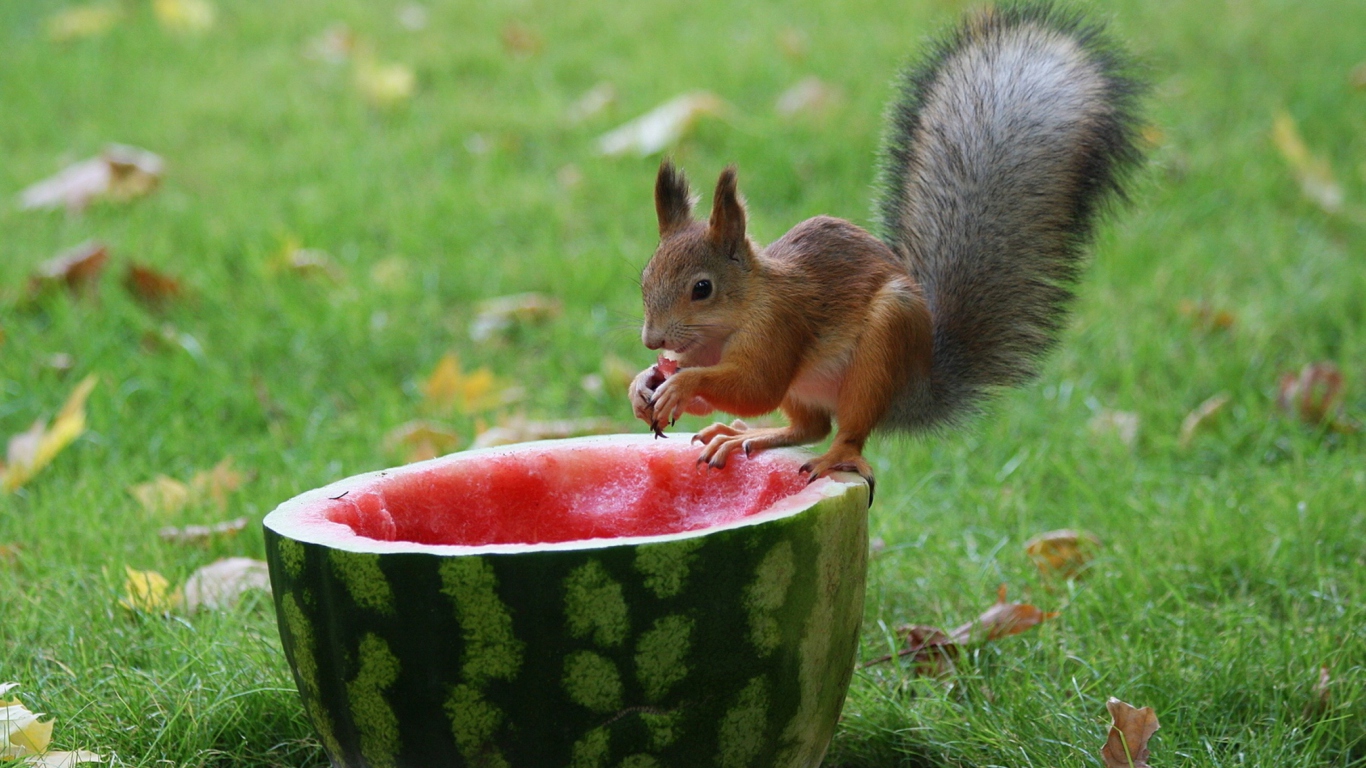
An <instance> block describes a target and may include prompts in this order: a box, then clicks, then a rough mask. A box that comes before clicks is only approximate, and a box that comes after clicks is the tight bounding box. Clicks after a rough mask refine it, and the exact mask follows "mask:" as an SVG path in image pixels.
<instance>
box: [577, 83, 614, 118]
mask: <svg viewBox="0 0 1366 768" xmlns="http://www.w3.org/2000/svg"><path fill="white" fill-rule="evenodd" d="M616 101H617V89H616V88H615V87H614V86H613V85H612V84H611V83H598V84H597V85H595V86H593V87H592V88H589V89H588V90H587V91H586V92H585V93H584V94H583V95H582V96H580V97H579V98H577V99H575V100H574V103H573V104H570V105H569V108H568V109H566V110H565V113H564V117H565V120H566V121H568V122H569V123H570V124H578V123H582V122H584V121H586V120H591V119H592V118H594V117H597V116H598V115H600V114H602V113H603V112H604V111H606V110H607V108H608V107H610V106H612V105H613V104H615V103H616Z"/></svg>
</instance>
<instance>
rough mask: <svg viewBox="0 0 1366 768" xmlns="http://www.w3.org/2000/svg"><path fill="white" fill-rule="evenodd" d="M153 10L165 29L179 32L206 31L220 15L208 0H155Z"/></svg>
mask: <svg viewBox="0 0 1366 768" xmlns="http://www.w3.org/2000/svg"><path fill="white" fill-rule="evenodd" d="M152 12H153V13H155V14H156V17H157V21H159V22H161V26H162V28H163V29H165V30H167V31H168V32H175V33H177V34H198V33H200V32H205V31H207V30H209V29H211V28H212V27H213V23H214V21H215V20H216V19H217V17H218V11H217V10H216V9H215V8H214V7H213V4H212V3H210V2H209V1H208V0H153V2H152Z"/></svg>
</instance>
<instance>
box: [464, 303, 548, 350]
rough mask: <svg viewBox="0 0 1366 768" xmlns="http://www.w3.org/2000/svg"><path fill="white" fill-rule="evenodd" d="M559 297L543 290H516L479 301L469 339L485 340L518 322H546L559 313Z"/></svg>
mask: <svg viewBox="0 0 1366 768" xmlns="http://www.w3.org/2000/svg"><path fill="white" fill-rule="evenodd" d="M562 309H563V305H561V304H560V300H559V299H556V298H553V297H551V296H546V295H545V294H543V293H517V294H513V295H511V296H499V297H498V298H496V299H487V300H485V301H482V302H480V303H479V306H478V307H477V308H476V309H475V312H476V314H475V317H474V322H472V323H470V338H471V339H474V340H475V341H477V342H485V341H488V340H489V339H491V338H493V337H494V336H495V335H497V334H500V333H504V332H506V331H509V330H511V329H513V328H514V327H516V326H518V325H531V324H534V323H544V322H546V321H547V320H552V319H554V318H556V317H559V316H560V312H561V311H562Z"/></svg>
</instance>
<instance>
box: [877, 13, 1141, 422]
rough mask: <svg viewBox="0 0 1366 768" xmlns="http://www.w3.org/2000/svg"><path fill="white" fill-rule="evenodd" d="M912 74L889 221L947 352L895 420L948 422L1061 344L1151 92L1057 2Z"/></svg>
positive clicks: (887, 186)
mask: <svg viewBox="0 0 1366 768" xmlns="http://www.w3.org/2000/svg"><path fill="white" fill-rule="evenodd" d="M903 77H904V79H903V81H902V84H901V90H900V94H899V96H898V98H897V99H896V101H895V102H894V103H893V104H892V108H891V114H890V126H889V134H888V137H887V140H886V145H885V146H886V148H885V150H884V152H885V157H884V165H883V169H882V170H883V173H882V179H881V183H882V187H883V193H882V194H883V196H882V199H881V200H880V201H879V211H878V215H879V219H880V222H881V225H882V232H883V237H884V239H885V240H886V241H887V243H888V245H890V246H891V247H892V249H893V250H895V251H896V252H897V253H898V254H900V255H901V256H902V257H903V258H904V259H906V261H907V263H908V265H909V268H910V271H911V274H912V275H913V276H914V278H915V279H916V280H917V281H918V282H919V283H920V285H921V286H922V288H923V290H924V291H925V296H926V299H927V300H928V302H929V305H930V310H931V312H932V314H933V316H934V361H933V364H932V368H931V374H930V377H929V381H928V382H927V383H918V384H916V385H913V390H912V391H908V392H906V393H905V396H903V397H901V398H899V399H898V401H897V402H896V403H895V404H894V405H893V407H892V411H891V412H890V413H889V414H888V418H887V419H886V420H885V421H884V424H886V425H887V426H889V427H892V428H902V429H933V428H936V427H942V426H946V425H949V424H952V423H954V422H955V421H957V420H959V419H960V418H961V417H962V416H964V415H965V414H968V413H971V412H972V411H974V410H975V409H976V408H977V406H978V404H979V403H980V401H981V399H982V398H983V397H984V396H985V395H986V394H988V393H989V392H990V391H991V390H992V389H993V388H995V387H998V386H1003V385H1012V384H1019V383H1021V382H1023V381H1026V380H1028V379H1030V378H1031V377H1033V376H1034V375H1035V373H1036V372H1037V364H1038V359H1039V357H1040V356H1041V355H1042V354H1043V353H1044V352H1046V351H1047V350H1048V349H1049V348H1050V347H1051V346H1052V345H1053V344H1054V343H1055V341H1056V336H1057V333H1058V331H1059V329H1060V328H1061V327H1062V325H1063V320H1064V317H1065V312H1066V305H1067V303H1068V301H1069V300H1070V299H1071V298H1072V286H1073V284H1074V283H1075V281H1076V279H1077V277H1078V274H1079V272H1080V269H1081V266H1082V264H1083V248H1084V246H1085V245H1086V244H1087V241H1088V240H1089V239H1090V236H1091V233H1092V229H1093V225H1094V222H1095V219H1096V215H1097V213H1098V210H1099V209H1100V208H1101V207H1103V204H1104V203H1105V202H1106V200H1107V199H1108V198H1110V197H1112V196H1115V195H1118V194H1122V193H1121V192H1120V188H1119V181H1120V179H1121V178H1122V176H1123V175H1124V173H1125V172H1126V171H1127V170H1129V169H1130V168H1131V167H1133V166H1134V165H1135V164H1136V163H1137V161H1138V160H1139V158H1140V153H1139V151H1138V149H1137V146H1136V143H1135V133H1136V125H1135V123H1136V117H1135V113H1136V107H1135V102H1136V100H1137V97H1138V93H1139V91H1140V90H1141V86H1140V84H1139V81H1138V80H1136V79H1135V78H1134V77H1133V76H1132V75H1131V74H1130V65H1129V64H1128V63H1127V61H1126V60H1125V58H1124V56H1123V55H1122V54H1121V53H1120V52H1119V51H1118V50H1117V49H1116V48H1115V47H1113V46H1112V45H1111V44H1109V43H1108V42H1107V41H1106V40H1105V38H1104V37H1103V35H1102V32H1101V29H1100V27H1098V26H1095V25H1091V24H1088V23H1086V22H1085V21H1083V20H1082V19H1081V17H1080V16H1078V15H1077V14H1075V13H1071V12H1066V11H1060V10H1058V9H1057V8H1055V7H1053V6H1051V5H1049V4H1046V3H1028V4H1017V5H1008V6H1005V7H1001V8H995V9H989V10H986V11H982V12H979V13H976V14H973V15H971V16H969V17H968V19H967V20H966V21H965V23H963V24H962V25H961V26H960V27H959V28H958V29H957V30H956V31H955V32H954V33H952V35H951V36H950V37H948V38H947V39H945V40H942V41H940V42H939V43H938V44H937V45H936V46H935V47H934V48H933V50H932V51H931V53H930V54H929V56H928V57H926V60H925V61H924V62H923V63H922V64H920V65H919V66H917V67H912V68H911V69H909V70H908V71H907V72H906V73H905V75H904V76H903Z"/></svg>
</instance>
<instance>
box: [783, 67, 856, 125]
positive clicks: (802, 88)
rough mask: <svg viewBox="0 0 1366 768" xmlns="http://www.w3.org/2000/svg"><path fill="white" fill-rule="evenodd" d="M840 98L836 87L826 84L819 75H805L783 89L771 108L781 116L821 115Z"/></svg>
mask: <svg viewBox="0 0 1366 768" xmlns="http://www.w3.org/2000/svg"><path fill="white" fill-rule="evenodd" d="M841 98H842V95H841V94H840V91H839V89H838V88H835V87H833V86H831V85H828V84H827V83H825V82H824V81H823V80H821V79H820V78H819V77H807V78H804V79H802V80H800V81H798V82H797V83H796V84H795V85H793V86H792V87H791V88H788V89H787V90H786V91H783V92H782V94H781V95H779V96H778V101H777V102H776V103H775V104H774V107H773V108H774V109H775V110H777V112H778V114H780V115H782V116H783V117H793V116H795V115H799V114H804V115H821V114H823V113H825V112H828V111H829V110H830V108H831V107H833V106H835V105H836V104H838V103H839V101H840V99H841Z"/></svg>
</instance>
